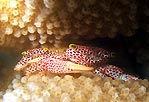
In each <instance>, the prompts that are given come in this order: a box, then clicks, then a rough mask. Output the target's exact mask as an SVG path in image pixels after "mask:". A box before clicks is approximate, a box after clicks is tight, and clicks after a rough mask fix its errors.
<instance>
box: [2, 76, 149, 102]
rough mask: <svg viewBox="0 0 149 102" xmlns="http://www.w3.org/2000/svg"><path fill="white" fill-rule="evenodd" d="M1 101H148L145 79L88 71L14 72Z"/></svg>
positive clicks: (148, 83)
mask: <svg viewBox="0 0 149 102" xmlns="http://www.w3.org/2000/svg"><path fill="white" fill-rule="evenodd" d="M2 94H3V97H1V100H2V101H3V102H10V101H11V102H24V101H27V102H49V101H50V102H97V101H98V102H99V101H102V102H148V101H149V81H148V80H137V81H134V80H131V81H128V82H125V81H121V80H112V79H111V78H108V77H106V78H100V77H97V76H92V75H87V74H84V75H77V74H76V75H53V74H49V75H47V76H40V75H39V74H35V75H31V76H30V77H28V78H27V77H26V76H24V77H21V76H20V75H16V77H15V78H14V79H13V81H12V83H11V84H10V85H9V86H8V89H7V90H6V91H5V93H2Z"/></svg>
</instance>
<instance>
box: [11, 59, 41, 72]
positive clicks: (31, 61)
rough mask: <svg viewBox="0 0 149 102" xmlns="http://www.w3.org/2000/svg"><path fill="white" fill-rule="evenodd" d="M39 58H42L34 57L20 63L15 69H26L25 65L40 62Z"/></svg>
mask: <svg viewBox="0 0 149 102" xmlns="http://www.w3.org/2000/svg"><path fill="white" fill-rule="evenodd" d="M39 60H40V59H39V58H35V59H32V60H30V61H28V62H26V63H25V64H21V63H18V64H17V65H16V66H15V68H14V70H15V71H20V70H22V69H24V68H25V67H27V66H28V65H30V64H31V63H34V62H38V61H39Z"/></svg>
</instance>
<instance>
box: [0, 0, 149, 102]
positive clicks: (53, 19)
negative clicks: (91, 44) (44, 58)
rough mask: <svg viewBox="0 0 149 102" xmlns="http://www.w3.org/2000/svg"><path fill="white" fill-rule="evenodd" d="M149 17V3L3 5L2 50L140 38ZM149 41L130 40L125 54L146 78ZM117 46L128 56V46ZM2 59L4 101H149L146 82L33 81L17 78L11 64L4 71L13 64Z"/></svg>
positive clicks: (40, 0) (23, 1) (0, 97)
mask: <svg viewBox="0 0 149 102" xmlns="http://www.w3.org/2000/svg"><path fill="white" fill-rule="evenodd" d="M139 14H140V15H143V16H140V15H139ZM148 16H149V8H148V0H140V1H139V0H138V1H137V0H0V51H1V50H4V52H6V51H5V49H3V48H11V47H12V48H15V50H19V49H21V50H22V49H23V50H24V49H28V48H36V47H59V48H61V47H62V46H65V45H67V43H74V42H78V41H80V39H81V42H82V43H83V40H87V41H89V40H90V41H91V40H93V39H95V38H96V39H97V38H107V37H108V38H113V40H116V39H114V38H115V37H116V36H118V35H123V37H126V36H132V35H134V34H136V30H137V29H138V28H142V29H144V30H146V31H147V32H149V31H148V30H149V29H148V28H149V22H148V21H147V20H146V19H147V18H148ZM148 38H149V37H148V36H147V37H145V38H144V37H143V39H141V40H138V39H140V37H139V38H137V39H135V40H136V41H135V40H134V39H133V38H132V39H133V40H131V41H130V42H129V39H128V40H127V41H128V42H127V47H129V48H127V50H130V54H135V58H136V60H137V62H139V63H141V64H143V65H144V66H145V67H144V69H146V70H145V71H144V72H145V73H146V76H147V77H149V74H148V72H149V64H148V61H149V58H148V55H149V53H148V50H146V49H148V45H149V40H148ZM124 39H125V38H124ZM68 40H69V41H68ZM138 42H139V43H138ZM87 44H88V43H87ZM97 45H98V44H97ZM115 45H116V46H117V49H118V50H119V47H121V48H122V49H120V50H123V51H124V52H126V50H125V49H123V48H124V46H121V45H120V44H119V43H116V44H115ZM142 45H143V47H142ZM138 46H139V47H138ZM9 50H10V49H9ZM10 51H12V50H10ZM120 53H121V51H120ZM0 55H3V54H0ZM126 55H127V54H126ZM127 56H129V55H127ZM12 57H14V56H12ZM122 57H125V56H122ZM2 58H3V57H2V56H0V102H149V81H148V80H146V79H139V80H137V81H134V80H130V81H122V80H113V79H111V78H109V77H106V78H100V77H99V76H95V75H92V74H90V73H86V74H67V75H57V74H48V75H45V76H40V75H38V74H34V75H31V76H30V77H27V76H22V75H20V74H16V76H15V77H13V74H14V72H13V71H12V69H13V68H12V66H13V65H11V68H9V69H6V68H3V67H4V66H3V65H8V62H11V63H12V62H13V61H12V59H10V58H9V57H7V58H8V59H9V61H8V59H7V60H6V63H4V62H3V61H1V59H2ZM130 60H131V59H129V60H128V62H130ZM119 62H123V61H121V60H120V61H119ZM119 62H118V63H119ZM13 63H14V62H13ZM9 67H10V66H9ZM135 67H136V66H135ZM137 67H139V70H141V69H143V68H142V67H140V66H137ZM2 76H4V77H5V78H4V77H2ZM10 80H12V81H10ZM8 83H9V85H8V88H6V87H7V84H8ZM4 87H5V88H6V90H5V88H4Z"/></svg>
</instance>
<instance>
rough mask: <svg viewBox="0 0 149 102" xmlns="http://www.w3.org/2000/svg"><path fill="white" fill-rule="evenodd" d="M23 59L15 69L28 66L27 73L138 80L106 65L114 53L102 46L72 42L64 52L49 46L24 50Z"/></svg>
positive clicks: (119, 69) (114, 67) (112, 66)
mask: <svg viewBox="0 0 149 102" xmlns="http://www.w3.org/2000/svg"><path fill="white" fill-rule="evenodd" d="M22 54H23V57H22V59H21V60H20V61H19V62H18V64H17V65H16V67H15V69H14V70H16V71H20V70H22V69H24V68H25V67H26V66H29V67H28V68H27V69H26V72H25V74H26V75H30V74H32V73H35V72H38V73H40V74H42V75H43V74H44V73H45V72H50V73H82V72H92V73H94V74H97V75H99V76H101V77H105V76H109V77H112V78H113V79H121V80H125V81H128V80H130V79H134V80H137V79H138V78H137V77H134V76H132V75H129V74H127V73H125V72H124V71H123V70H122V69H121V68H118V67H116V66H114V65H106V64H107V61H108V60H109V59H110V58H111V57H112V53H111V52H109V51H106V50H104V49H102V48H97V47H89V46H81V45H76V44H70V45H69V48H67V49H66V50H65V51H64V53H63V54H60V53H58V52H54V51H51V50H49V49H48V48H36V49H33V50H28V51H26V52H23V53H22Z"/></svg>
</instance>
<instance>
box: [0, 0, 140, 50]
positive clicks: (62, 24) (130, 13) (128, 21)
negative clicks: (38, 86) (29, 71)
mask: <svg viewBox="0 0 149 102" xmlns="http://www.w3.org/2000/svg"><path fill="white" fill-rule="evenodd" d="M0 22H1V23H0V29H1V31H0V33H1V35H0V45H1V46H8V47H14V46H15V47H17V46H19V47H20V46H21V45H22V44H25V45H26V46H27V47H37V46H47V45H48V46H54V47H59V46H60V45H62V42H63V43H64V41H65V40H66V39H68V38H69V39H71V40H77V39H80V38H84V39H93V38H99V37H101V38H103V37H109V38H114V37H115V36H116V35H117V34H118V33H119V34H122V35H125V36H131V35H133V34H135V33H134V32H135V30H136V29H137V28H138V22H137V1H136V0H118V1H116V0H108V1H105V0H100V1H98V0H81V1H80V0H1V1H0ZM25 45H24V46H25ZM24 46H21V47H22V48H23V47H24Z"/></svg>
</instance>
